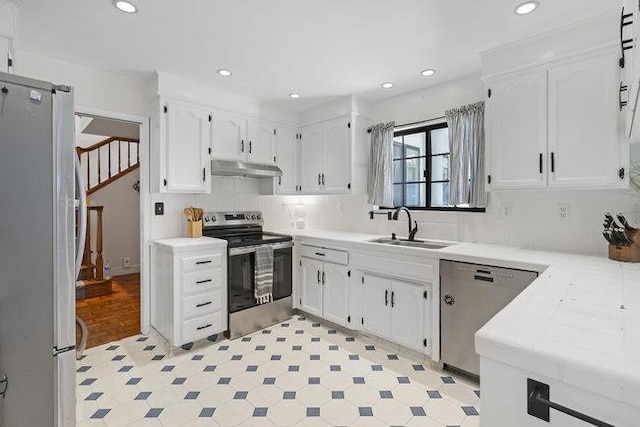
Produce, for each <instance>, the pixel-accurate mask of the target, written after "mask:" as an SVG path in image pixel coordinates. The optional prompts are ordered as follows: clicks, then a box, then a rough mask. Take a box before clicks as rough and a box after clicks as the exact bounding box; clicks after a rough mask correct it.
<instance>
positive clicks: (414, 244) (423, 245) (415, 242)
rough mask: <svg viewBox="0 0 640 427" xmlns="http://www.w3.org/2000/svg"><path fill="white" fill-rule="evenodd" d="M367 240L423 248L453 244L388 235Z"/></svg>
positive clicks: (444, 246)
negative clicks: (390, 236)
mask: <svg viewBox="0 0 640 427" xmlns="http://www.w3.org/2000/svg"><path fill="white" fill-rule="evenodd" d="M369 242H371V243H382V244H383V245H394V246H408V247H411V248H423V249H443V248H446V247H448V246H451V245H452V244H453V243H443V242H435V241H432V240H419V239H415V240H408V239H391V238H389V237H382V238H378V239H373V240H369Z"/></svg>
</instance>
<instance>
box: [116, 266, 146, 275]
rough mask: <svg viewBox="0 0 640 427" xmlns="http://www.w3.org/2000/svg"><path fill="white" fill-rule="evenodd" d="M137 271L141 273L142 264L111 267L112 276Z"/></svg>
mask: <svg viewBox="0 0 640 427" xmlns="http://www.w3.org/2000/svg"><path fill="white" fill-rule="evenodd" d="M135 273H140V265H132V266H131V267H129V268H124V267H111V277H114V276H122V275H125V274H135Z"/></svg>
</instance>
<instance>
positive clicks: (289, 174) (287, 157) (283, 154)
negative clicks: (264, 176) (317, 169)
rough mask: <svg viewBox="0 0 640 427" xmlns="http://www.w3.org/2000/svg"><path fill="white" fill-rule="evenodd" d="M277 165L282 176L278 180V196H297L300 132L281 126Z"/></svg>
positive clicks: (277, 135) (279, 128)
mask: <svg viewBox="0 0 640 427" xmlns="http://www.w3.org/2000/svg"><path fill="white" fill-rule="evenodd" d="M275 155H276V163H277V165H278V167H279V168H280V170H282V176H281V177H279V178H276V189H275V192H276V193H277V194H296V193H297V192H298V188H299V180H298V132H297V130H296V129H293V128H289V127H284V126H280V127H278V128H277V130H276V153H275Z"/></svg>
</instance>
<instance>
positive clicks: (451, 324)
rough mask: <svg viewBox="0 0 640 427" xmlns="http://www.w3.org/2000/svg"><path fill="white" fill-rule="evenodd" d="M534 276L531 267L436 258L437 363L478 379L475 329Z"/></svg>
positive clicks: (524, 286)
mask: <svg viewBox="0 0 640 427" xmlns="http://www.w3.org/2000/svg"><path fill="white" fill-rule="evenodd" d="M536 277H538V273H536V272H534V271H524V270H514V269H509V268H502V267H492V266H488V265H478V264H469V263H464V262H454V261H440V296H441V301H440V349H441V366H443V367H444V368H446V369H449V370H452V371H461V372H462V373H467V374H471V376H472V377H474V378H475V379H478V378H479V375H480V359H479V357H478V354H477V353H476V351H475V344H474V335H475V333H476V332H477V331H478V329H480V328H481V327H482V326H483V325H484V324H485V323H486V322H487V321H488V320H489V319H491V318H492V317H493V316H495V315H496V314H497V313H498V312H499V311H500V310H502V309H503V308H504V307H505V306H506V305H507V304H509V302H511V300H513V299H514V298H515V297H516V296H517V295H518V294H519V293H520V292H522V290H523V289H524V288H526V287H527V286H528V285H529V284H530V283H531V282H533V281H534V280H535V279H536Z"/></svg>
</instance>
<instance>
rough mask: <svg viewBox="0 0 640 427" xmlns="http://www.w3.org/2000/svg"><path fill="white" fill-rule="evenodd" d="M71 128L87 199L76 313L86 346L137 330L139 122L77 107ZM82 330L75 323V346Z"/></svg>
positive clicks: (138, 282)
mask: <svg viewBox="0 0 640 427" xmlns="http://www.w3.org/2000/svg"><path fill="white" fill-rule="evenodd" d="M75 128H76V130H75V135H76V141H75V142H76V155H77V156H78V159H79V161H80V167H81V169H82V172H83V175H84V179H85V182H86V194H84V196H85V197H86V200H87V217H86V221H87V237H86V242H85V246H84V251H83V258H82V269H81V273H80V278H79V280H78V281H77V283H76V314H77V317H78V318H80V319H81V321H82V322H84V324H85V325H86V330H85V331H84V334H85V337H84V338H85V339H86V347H87V348H91V347H95V346H98V345H102V344H106V343H108V342H111V341H116V340H120V339H122V338H126V337H129V336H132V335H137V334H139V333H140V331H141V326H140V307H141V302H140V269H141V261H140V260H141V254H140V247H141V245H140V162H141V160H142V159H141V155H140V132H141V124H140V123H135V122H130V121H124V120H118V119H114V118H108V117H101V116H95V115H88V114H82V113H76V116H75ZM82 322H81V323H82ZM79 324H80V323H79ZM82 334H83V331H82V328H80V327H78V328H76V342H77V343H78V346H79V347H82V345H81V341H82V338H83V337H82Z"/></svg>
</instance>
